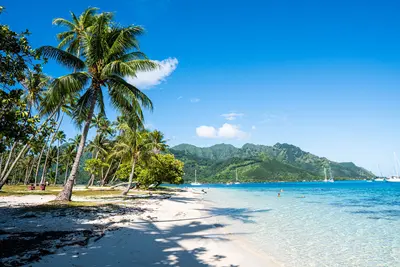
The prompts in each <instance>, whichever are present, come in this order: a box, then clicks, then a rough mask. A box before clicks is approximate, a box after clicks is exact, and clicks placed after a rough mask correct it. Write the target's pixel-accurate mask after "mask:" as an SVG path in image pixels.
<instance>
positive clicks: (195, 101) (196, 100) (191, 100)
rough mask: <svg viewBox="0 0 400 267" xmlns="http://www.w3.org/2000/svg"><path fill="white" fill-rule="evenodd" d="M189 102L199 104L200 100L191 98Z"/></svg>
mask: <svg viewBox="0 0 400 267" xmlns="http://www.w3.org/2000/svg"><path fill="white" fill-rule="evenodd" d="M190 102H192V103H197V102H200V98H192V99H190Z"/></svg>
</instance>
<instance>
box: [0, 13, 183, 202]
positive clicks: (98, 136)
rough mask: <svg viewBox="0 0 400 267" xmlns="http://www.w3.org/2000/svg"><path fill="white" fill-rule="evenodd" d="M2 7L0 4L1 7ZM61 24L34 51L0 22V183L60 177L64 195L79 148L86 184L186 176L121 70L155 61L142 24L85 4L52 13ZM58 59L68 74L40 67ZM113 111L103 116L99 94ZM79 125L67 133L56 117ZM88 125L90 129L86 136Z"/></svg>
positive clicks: (151, 182) (145, 67) (146, 103)
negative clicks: (147, 123) (65, 14)
mask: <svg viewBox="0 0 400 267" xmlns="http://www.w3.org/2000/svg"><path fill="white" fill-rule="evenodd" d="M3 10H4V8H2V7H1V8H0V12H1V11H3ZM53 24H55V25H58V26H60V27H63V28H64V29H65V30H64V31H62V32H60V33H59V34H57V40H58V42H59V44H58V46H56V47H54V46H48V45H45V46H41V47H39V48H37V49H33V48H32V47H31V46H30V45H29V42H28V37H29V34H30V33H29V32H28V31H26V32H23V33H16V32H13V31H12V30H11V29H10V27H9V26H8V25H0V26H1V29H0V71H1V76H0V99H1V101H0V102H1V103H0V142H1V143H0V190H1V188H2V187H3V186H4V185H5V184H6V183H24V184H31V183H33V184H35V185H37V184H41V185H44V184H49V183H51V184H63V185H64V187H63V189H62V191H61V192H60V194H59V195H58V196H57V198H56V199H57V200H61V201H66V200H67V201H69V200H71V195H72V189H73V187H74V185H75V184H76V183H77V182H79V181H77V180H78V170H79V168H80V165H81V158H82V156H84V155H85V158H86V160H85V161H84V171H86V172H87V173H88V174H89V175H90V179H89V181H88V183H87V185H88V186H92V185H94V184H99V185H101V186H104V185H106V184H114V183H118V182H121V181H124V182H126V183H127V185H126V189H125V190H124V192H123V194H127V193H128V192H129V190H130V189H131V188H132V186H133V184H135V185H136V186H143V187H150V186H154V187H156V186H158V185H160V184H161V183H163V182H168V183H175V184H179V183H182V182H183V179H182V176H183V163H182V162H180V161H179V160H176V159H175V158H174V156H173V155H172V154H168V153H167V145H166V140H165V138H164V135H163V134H162V133H161V132H160V131H157V130H153V131H150V130H147V129H145V127H144V115H143V110H144V109H147V110H150V111H151V110H152V109H153V103H152V101H151V100H150V99H149V98H148V96H147V95H146V94H145V93H143V92H142V91H141V90H140V89H138V88H136V87H135V86H134V85H132V84H130V83H128V82H127V81H126V80H125V77H129V76H135V75H136V73H137V72H138V71H151V70H154V69H156V68H158V67H159V66H158V65H157V63H155V62H154V61H152V60H150V59H149V58H148V57H147V56H146V55H145V54H144V53H143V52H142V51H141V50H140V49H139V40H138V37H139V36H140V35H142V34H143V33H144V29H143V28H142V27H140V26H136V25H129V26H121V25H120V24H118V23H117V22H116V21H115V20H114V17H113V13H110V12H99V10H98V9H97V8H88V9H86V10H85V11H84V12H83V13H82V14H80V15H79V16H77V15H75V14H74V13H72V12H71V19H70V20H68V19H64V18H56V19H54V20H53ZM49 60H52V61H55V62H57V63H58V64H60V65H61V66H63V67H65V68H66V69H67V70H69V74H67V75H63V76H60V77H56V78H53V77H51V76H50V75H48V74H45V73H44V72H43V66H44V65H45V64H46V63H47V62H48V61H49ZM106 95H108V96H109V98H110V100H111V104H112V106H113V108H114V109H115V110H117V112H119V114H120V116H118V117H117V119H116V121H114V122H111V121H109V120H108V118H107V116H106V113H105V103H104V100H105V96H106ZM66 119H69V120H70V119H72V121H73V122H74V124H75V126H76V127H77V128H78V129H79V130H80V131H81V133H80V134H78V135H77V136H75V137H74V138H72V139H69V140H68V141H67V140H66V135H65V133H64V131H63V130H62V128H61V125H62V122H63V120H66ZM90 128H95V129H96V133H95V135H94V137H93V139H92V140H87V139H88V132H89V129H90Z"/></svg>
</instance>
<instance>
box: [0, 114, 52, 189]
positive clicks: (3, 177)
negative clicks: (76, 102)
mask: <svg viewBox="0 0 400 267" xmlns="http://www.w3.org/2000/svg"><path fill="white" fill-rule="evenodd" d="M56 113H57V109H54V111H53V112H52V113H51V115H50V116H49V117H47V119H46V120H45V121H44V122H43V123H42V125H40V127H39V129H38V133H40V131H41V130H42V129H43V126H45V125H46V124H47V122H48V121H49V120H50V119H51V118H53V117H54V115H55V114H56ZM35 136H36V135H32V136H31V137H30V138H29V140H28V141H27V142H26V144H25V146H24V147H23V148H22V149H21V151H20V152H19V154H18V156H17V157H16V158H15V159H14V161H13V163H12V164H11V166H10V168H9V169H8V171H7V172H6V173H5V175H1V177H0V190H1V189H2V188H3V186H4V184H5V183H6V182H7V179H8V177H10V174H11V172H12V170H13V169H14V168H15V165H17V163H18V161H19V160H20V159H21V157H22V156H23V155H24V154H25V153H26V152H27V149H28V148H29V147H30V141H32V140H33V139H34V138H35ZM5 170H6V169H5Z"/></svg>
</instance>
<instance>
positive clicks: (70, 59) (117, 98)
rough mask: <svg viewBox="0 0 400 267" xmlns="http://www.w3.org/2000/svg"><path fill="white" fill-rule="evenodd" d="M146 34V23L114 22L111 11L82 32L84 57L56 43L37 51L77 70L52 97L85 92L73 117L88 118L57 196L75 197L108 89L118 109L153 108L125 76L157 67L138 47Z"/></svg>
mask: <svg viewBox="0 0 400 267" xmlns="http://www.w3.org/2000/svg"><path fill="white" fill-rule="evenodd" d="M142 33H143V28H142V27H139V26H128V27H120V26H117V25H116V24H115V23H113V22H112V14H111V13H101V14H99V15H96V16H95V21H94V22H93V26H91V29H90V32H87V33H85V34H84V35H83V41H82V44H83V47H82V49H83V54H82V56H83V59H80V58H78V57H76V56H74V55H73V54H71V53H69V52H68V51H63V50H62V49H60V48H56V47H52V46H43V47H41V48H39V49H38V51H39V53H41V54H42V55H43V56H45V57H48V58H53V59H55V60H56V61H57V62H59V63H60V64H62V65H64V66H66V67H69V68H71V69H73V70H74V69H76V70H77V72H73V73H71V74H68V75H65V76H61V77H59V78H56V79H54V80H53V82H52V83H51V85H50V88H49V94H50V95H51V96H52V99H51V100H49V101H53V102H55V103H57V102H61V101H62V98H63V97H65V95H69V94H71V93H75V92H81V97H80V99H79V100H78V103H77V105H76V107H75V116H76V117H77V116H78V115H81V114H84V115H85V116H86V119H85V121H84V123H83V128H82V138H81V140H80V144H79V147H78V151H77V154H76V157H75V160H74V163H73V165H72V170H71V173H70V176H69V178H68V181H67V183H66V185H65V186H64V189H63V190H62V191H61V193H60V194H59V195H58V196H57V198H56V199H57V200H67V201H69V200H71V195H72V188H73V184H74V181H75V178H76V175H77V171H78V167H79V162H80V159H81V156H82V154H83V150H84V146H85V142H86V138H87V134H88V131H89V127H90V125H91V122H92V117H93V113H94V109H95V107H96V106H97V107H98V108H99V110H100V112H102V113H104V98H103V96H104V94H105V93H108V94H109V96H110V99H111V102H112V104H113V105H114V107H115V108H117V109H119V110H120V111H121V113H123V114H136V115H137V116H138V117H140V118H143V113H142V107H144V108H148V109H150V110H152V108H153V105H152V102H151V100H150V99H149V98H148V97H147V96H146V95H145V94H144V93H143V92H141V91H140V90H139V89H138V88H136V87H135V86H133V85H132V84H130V83H128V82H127V81H125V79H124V77H126V76H135V74H136V73H137V71H150V70H153V69H155V68H157V67H158V65H157V64H156V63H154V62H152V61H150V60H148V59H147V58H145V56H144V54H143V53H141V52H139V51H138V49H139V47H138V40H137V36H139V35H140V34H142ZM105 89H107V90H105Z"/></svg>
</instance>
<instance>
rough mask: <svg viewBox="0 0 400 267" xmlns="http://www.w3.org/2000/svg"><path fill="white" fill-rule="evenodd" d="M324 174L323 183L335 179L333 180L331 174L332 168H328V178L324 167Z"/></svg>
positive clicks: (331, 181)
mask: <svg viewBox="0 0 400 267" xmlns="http://www.w3.org/2000/svg"><path fill="white" fill-rule="evenodd" d="M324 174H325V179H324V182H325V183H333V182H334V181H335V180H333V175H332V170H331V168H329V179H328V174H327V173H326V168H325V167H324Z"/></svg>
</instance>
